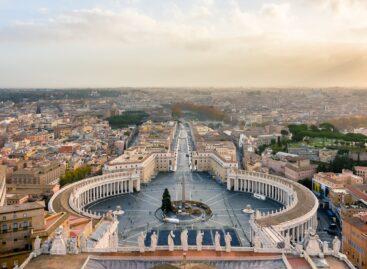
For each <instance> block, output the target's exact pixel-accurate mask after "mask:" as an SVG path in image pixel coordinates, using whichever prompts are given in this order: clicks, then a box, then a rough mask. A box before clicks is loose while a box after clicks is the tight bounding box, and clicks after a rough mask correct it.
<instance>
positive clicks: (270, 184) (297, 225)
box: [227, 170, 318, 242]
mask: <svg viewBox="0 0 367 269" xmlns="http://www.w3.org/2000/svg"><path fill="white" fill-rule="evenodd" d="M227 188H228V189H229V190H234V191H243V192H250V193H256V194H260V195H264V196H265V197H267V198H269V199H273V200H275V201H277V202H279V203H281V204H283V205H284V207H283V208H282V209H280V210H276V211H275V212H274V211H271V212H262V213H261V212H260V211H257V212H256V214H255V221H256V225H258V226H259V227H272V229H274V230H275V231H277V232H278V233H280V234H281V235H282V236H285V235H286V234H287V233H289V234H290V236H291V238H292V241H294V242H299V241H301V240H303V238H304V236H305V234H306V233H307V231H308V229H310V228H312V229H316V227H317V208H318V201H317V198H316V197H315V196H314V195H313V193H312V192H311V191H310V190H308V189H307V188H306V187H304V186H302V185H301V184H299V183H297V182H294V181H292V180H289V179H287V178H283V177H279V176H275V175H269V174H263V173H259V172H249V171H244V170H232V171H230V172H229V173H228V177H227Z"/></svg>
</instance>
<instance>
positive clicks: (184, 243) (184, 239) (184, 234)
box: [181, 229, 189, 251]
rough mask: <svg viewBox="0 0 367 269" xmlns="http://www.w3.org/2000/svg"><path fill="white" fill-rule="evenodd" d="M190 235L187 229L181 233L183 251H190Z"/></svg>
mask: <svg viewBox="0 0 367 269" xmlns="http://www.w3.org/2000/svg"><path fill="white" fill-rule="evenodd" d="M188 233H189V232H188V231H187V229H185V230H183V231H182V232H181V246H182V250H183V251H188V250H189V243H188V242H187V239H188Z"/></svg>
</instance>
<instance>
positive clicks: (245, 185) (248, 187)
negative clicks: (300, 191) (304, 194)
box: [233, 178, 296, 207]
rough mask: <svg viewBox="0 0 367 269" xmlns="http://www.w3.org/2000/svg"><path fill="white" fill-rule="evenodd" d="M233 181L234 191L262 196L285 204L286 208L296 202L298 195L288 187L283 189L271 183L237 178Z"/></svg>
mask: <svg viewBox="0 0 367 269" xmlns="http://www.w3.org/2000/svg"><path fill="white" fill-rule="evenodd" d="M233 180H234V186H233V187H234V188H233V190H235V191H243V192H251V193H257V194H261V195H264V196H266V197H268V198H270V199H273V200H275V201H277V202H279V203H281V204H283V205H284V206H286V207H287V206H288V205H290V204H292V202H293V201H294V200H295V199H294V198H295V196H296V193H295V192H294V191H293V190H291V188H288V187H286V186H283V188H281V187H280V186H278V185H274V183H273V184H271V182H266V181H257V180H253V179H243V178H235V179H233ZM260 180H261V179H260Z"/></svg>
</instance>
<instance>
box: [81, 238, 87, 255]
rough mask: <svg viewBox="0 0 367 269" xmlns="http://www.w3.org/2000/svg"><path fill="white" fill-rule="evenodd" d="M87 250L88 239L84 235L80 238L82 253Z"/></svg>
mask: <svg viewBox="0 0 367 269" xmlns="http://www.w3.org/2000/svg"><path fill="white" fill-rule="evenodd" d="M86 249H87V238H86V237H85V236H84V235H83V234H82V236H81V237H80V251H86Z"/></svg>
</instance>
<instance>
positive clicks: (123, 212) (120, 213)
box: [113, 205, 125, 216]
mask: <svg viewBox="0 0 367 269" xmlns="http://www.w3.org/2000/svg"><path fill="white" fill-rule="evenodd" d="M113 214H114V215H115V216H121V215H123V214H125V211H124V210H122V209H121V206H119V205H118V206H116V210H115V211H113Z"/></svg>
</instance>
